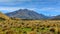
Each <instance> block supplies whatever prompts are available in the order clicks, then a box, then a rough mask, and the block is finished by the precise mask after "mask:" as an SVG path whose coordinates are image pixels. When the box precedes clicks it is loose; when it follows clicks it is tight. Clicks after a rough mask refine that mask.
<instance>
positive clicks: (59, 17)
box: [51, 15, 60, 20]
mask: <svg viewBox="0 0 60 34" xmlns="http://www.w3.org/2000/svg"><path fill="white" fill-rule="evenodd" d="M51 19H52V20H60V15H57V16H54V17H53V18H51Z"/></svg>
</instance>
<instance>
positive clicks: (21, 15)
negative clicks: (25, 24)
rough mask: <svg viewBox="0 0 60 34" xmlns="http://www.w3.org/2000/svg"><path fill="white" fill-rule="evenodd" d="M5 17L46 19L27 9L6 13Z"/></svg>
mask: <svg viewBox="0 0 60 34" xmlns="http://www.w3.org/2000/svg"><path fill="white" fill-rule="evenodd" d="M6 15H7V16H10V17H16V18H21V19H43V18H45V17H46V16H44V15H43V14H38V13H36V12H35V11H33V10H29V9H19V10H17V11H14V12H11V13H7V14H6Z"/></svg>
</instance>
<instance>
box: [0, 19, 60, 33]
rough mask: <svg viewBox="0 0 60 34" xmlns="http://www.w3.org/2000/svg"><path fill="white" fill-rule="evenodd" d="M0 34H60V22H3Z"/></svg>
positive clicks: (0, 26)
mask: <svg viewBox="0 0 60 34" xmlns="http://www.w3.org/2000/svg"><path fill="white" fill-rule="evenodd" d="M0 34H60V20H21V19H20V20H19V19H15V20H14V19H13V20H12V19H11V20H3V21H0Z"/></svg>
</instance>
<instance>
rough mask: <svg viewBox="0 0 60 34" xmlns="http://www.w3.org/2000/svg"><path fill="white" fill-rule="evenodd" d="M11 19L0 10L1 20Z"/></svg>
mask: <svg viewBox="0 0 60 34" xmlns="http://www.w3.org/2000/svg"><path fill="white" fill-rule="evenodd" d="M8 19H10V18H9V17H8V16H6V15H5V14H3V13H1V12H0V20H8Z"/></svg>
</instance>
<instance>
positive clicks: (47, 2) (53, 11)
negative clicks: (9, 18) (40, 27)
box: [0, 0, 60, 16]
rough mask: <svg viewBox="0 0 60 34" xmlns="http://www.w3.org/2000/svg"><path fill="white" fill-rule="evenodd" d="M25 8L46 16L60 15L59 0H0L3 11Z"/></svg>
mask: <svg viewBox="0 0 60 34" xmlns="http://www.w3.org/2000/svg"><path fill="white" fill-rule="evenodd" d="M25 8H27V9H30V10H34V11H36V12H37V13H42V14H44V15H47V16H49V15H51V16H55V15H60V0H0V11H1V12H3V13H7V12H12V11H15V10H19V9H25Z"/></svg>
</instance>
